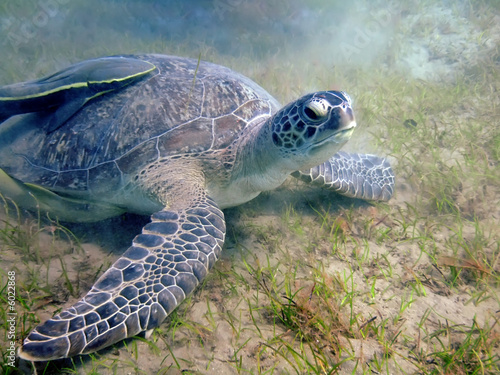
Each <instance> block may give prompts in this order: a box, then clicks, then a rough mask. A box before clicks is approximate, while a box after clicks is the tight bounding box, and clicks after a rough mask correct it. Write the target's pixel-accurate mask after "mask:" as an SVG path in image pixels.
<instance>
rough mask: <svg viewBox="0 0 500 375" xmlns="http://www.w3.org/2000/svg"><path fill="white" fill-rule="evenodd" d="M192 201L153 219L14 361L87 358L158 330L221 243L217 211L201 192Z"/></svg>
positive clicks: (222, 230) (209, 264)
mask: <svg viewBox="0 0 500 375" xmlns="http://www.w3.org/2000/svg"><path fill="white" fill-rule="evenodd" d="M186 190H187V191H192V189H186ZM197 193H198V192H197ZM193 195H194V197H192V198H191V199H190V201H189V202H186V203H187V204H185V205H182V204H181V205H180V206H179V205H178V204H177V203H181V202H176V207H178V208H165V209H164V210H163V211H160V212H157V213H155V214H153V215H152V216H151V223H149V224H147V225H146V226H145V227H144V228H143V230H142V234H140V235H138V236H137V237H135V239H134V240H133V242H132V246H131V247H130V248H129V249H128V250H127V251H126V252H125V253H124V254H123V256H122V257H120V258H119V259H118V260H117V261H116V262H115V263H114V264H113V265H112V266H111V268H110V269H108V270H107V271H106V272H105V273H104V274H103V275H102V276H101V277H100V278H99V280H97V282H96V283H95V285H94V286H93V287H92V289H91V291H90V292H89V293H88V294H87V295H86V296H85V297H84V298H83V299H82V300H80V301H79V302H77V303H76V304H75V305H74V306H73V307H70V308H69V309H67V310H65V311H63V312H61V313H60V314H58V315H56V316H55V317H53V318H52V319H50V320H48V321H46V322H45V323H43V324H41V325H39V326H38V327H36V328H35V329H34V330H33V331H32V332H31V333H30V334H29V335H28V337H27V338H26V339H25V340H24V344H23V346H22V348H20V350H19V353H18V354H19V356H20V357H21V358H23V359H26V360H29V361H47V360H52V359H58V358H65V357H71V356H75V355H79V354H86V353H91V352H94V351H96V350H99V349H102V348H105V347H107V346H109V345H112V344H114V343H116V342H118V341H121V340H123V339H126V338H128V337H131V336H135V335H137V334H138V333H140V332H143V331H149V330H151V329H153V328H155V327H158V326H159V325H160V324H161V323H162V322H163V320H164V319H165V318H166V317H167V315H168V314H170V313H171V312H172V310H174V309H175V308H176V307H177V306H178V305H179V304H180V303H181V302H182V301H183V300H184V299H185V298H186V296H187V295H189V294H190V293H191V292H192V291H193V289H194V288H195V287H196V286H197V285H198V284H199V283H200V282H201V280H202V279H204V278H205V276H206V275H207V273H208V271H209V269H210V268H212V266H213V265H214V263H215V261H216V260H217V258H218V257H219V255H220V252H221V248H222V244H223V242H224V236H225V222H224V215H223V213H222V211H221V210H220V209H219V208H218V207H217V205H216V204H215V202H214V201H213V200H212V199H211V198H209V197H208V196H207V195H206V194H205V192H204V191H199V194H193Z"/></svg>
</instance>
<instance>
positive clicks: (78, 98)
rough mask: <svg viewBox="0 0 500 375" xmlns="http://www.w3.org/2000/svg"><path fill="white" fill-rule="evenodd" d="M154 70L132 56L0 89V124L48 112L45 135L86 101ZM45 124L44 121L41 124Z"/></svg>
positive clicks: (76, 66)
mask: <svg viewBox="0 0 500 375" xmlns="http://www.w3.org/2000/svg"><path fill="white" fill-rule="evenodd" d="M155 69H156V67H155V66H154V65H153V64H151V63H149V62H147V61H143V60H140V59H137V58H134V57H124V56H112V57H104V58H99V59H93V60H86V61H83V62H80V63H78V64H74V65H72V66H70V67H68V68H66V69H64V70H61V71H59V72H57V73H55V74H52V75H50V76H48V77H45V78H42V79H38V80H35V81H29V82H22V83H16V84H13V85H8V86H3V87H0V123H2V122H3V121H5V120H6V119H7V118H9V117H11V116H14V115H19V114H24V113H31V112H48V113H50V115H51V118H50V119H49V121H48V122H46V123H48V128H47V129H45V130H47V132H49V133H50V132H52V131H54V130H56V129H57V128H59V127H60V126H62V125H63V124H64V123H65V122H66V121H67V120H68V119H69V118H70V117H71V116H73V115H74V114H75V113H76V112H77V111H78V110H79V109H80V108H82V107H83V106H84V105H85V103H87V102H88V101H89V100H91V99H93V98H95V97H97V96H100V95H102V94H105V93H108V92H110V91H116V90H119V89H121V88H123V87H125V86H127V85H129V84H131V83H133V82H135V81H137V80H138V79H140V78H143V77H144V76H145V75H146V74H148V73H150V72H152V71H153V70H155ZM44 123H45V122H44Z"/></svg>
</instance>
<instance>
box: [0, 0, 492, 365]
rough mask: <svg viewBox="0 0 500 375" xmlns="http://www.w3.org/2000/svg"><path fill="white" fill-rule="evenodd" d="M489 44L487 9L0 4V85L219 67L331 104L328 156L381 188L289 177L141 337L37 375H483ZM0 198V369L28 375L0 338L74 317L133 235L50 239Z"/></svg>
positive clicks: (105, 227) (323, 3) (332, 0)
mask: <svg viewBox="0 0 500 375" xmlns="http://www.w3.org/2000/svg"><path fill="white" fill-rule="evenodd" d="M499 45H500V3H499V2H498V1H496V0H477V1H473V0H459V1H447V0H439V1H438V0H433V1H431V0H426V1H417V0H405V1H400V2H397V1H368V0H353V1H352V2H345V1H336V0H309V1H298V0H290V1H285V0H272V1H263V0H255V1H250V0H199V1H163V2H160V1H146V0H143V1H140V0H136V1H130V0H127V1H116V0H115V1H111V0H108V1H95V0H90V1H89V0H87V1H83V0H71V1H69V0H36V1H35V0H20V1H15V2H14V1H2V2H1V3H0V51H1V54H0V56H1V64H0V85H7V84H11V83H15V82H22V81H27V80H31V79H35V78H40V77H43V76H45V75H48V74H51V73H53V72H55V71H57V70H60V69H63V68H65V67H67V66H68V65H70V64H73V63H76V62H79V61H82V60H85V59H90V58H95V57H101V56H109V55H115V54H133V53H160V54H169V55H179V56H185V57H191V58H194V59H198V58H200V59H201V60H205V61H210V62H214V63H217V64H220V65H224V66H228V67H230V68H231V69H233V70H235V71H237V72H240V73H242V74H244V75H246V76H248V77H250V78H251V79H252V80H254V81H255V82H257V83H258V84H260V85H261V86H262V87H264V88H265V89H266V90H267V91H268V92H269V93H270V94H271V95H273V96H274V97H275V98H276V99H277V100H278V101H279V102H280V103H283V104H286V103H288V102H290V101H292V100H294V99H296V98H298V97H300V96H301V95H303V94H305V93H309V92H313V91H317V90H331V89H337V90H344V91H346V92H348V93H349V94H350V95H351V97H352V98H353V108H354V112H355V114H356V119H357V123H358V127H357V129H356V130H355V132H354V135H353V137H352V140H351V141H349V143H348V144H347V145H346V146H345V148H344V149H345V150H348V151H350V152H362V153H376V154H377V155H381V156H386V157H388V159H389V160H390V161H391V163H392V166H393V169H394V172H395V174H396V193H395V195H394V197H393V198H392V199H391V200H390V201H389V202H387V203H374V204H372V203H366V202H362V201H359V200H351V199H348V198H342V197H340V196H338V195H336V194H334V193H329V192H326V191H323V190H321V189H319V188H313V187H310V186H307V185H306V184H303V183H299V182H297V181H295V180H293V179H290V180H287V181H286V182H285V184H284V186H283V187H280V188H279V189H277V190H275V191H272V192H267V193H263V194H262V195H261V196H259V197H258V198H256V199H255V200H253V201H251V202H249V203H247V204H244V205H242V206H239V207H236V208H231V209H228V210H226V212H225V215H226V220H227V226H228V228H227V236H226V243H225V246H224V249H223V254H222V258H221V259H220V260H219V262H218V263H217V265H216V266H215V267H214V269H213V270H212V272H211V274H210V275H209V276H208V277H207V279H206V281H205V282H204V283H203V284H202V285H201V287H199V288H198V289H197V290H196V291H195V292H194V294H193V295H192V296H191V297H189V298H188V299H187V301H186V302H184V303H183V304H182V305H181V306H180V307H179V308H178V309H177V310H176V311H175V312H174V313H172V315H171V316H170V317H168V318H167V320H166V321H165V322H164V323H163V324H162V325H161V326H160V327H159V328H158V329H156V330H155V331H154V332H153V333H152V336H150V337H148V339H147V340H144V339H131V340H126V341H125V342H121V343H119V344H117V345H115V346H113V347H111V348H108V349H104V350H102V351H100V352H98V353H95V354H93V355H91V356H81V357H77V358H75V359H73V361H71V360H61V361H52V362H51V363H48V364H47V363H38V364H37V365H36V366H37V369H38V370H39V371H41V370H43V369H45V368H46V369H47V370H46V371H47V373H58V372H62V371H67V372H70V371H73V372H76V373H89V372H92V371H94V373H100V374H105V373H125V372H127V373H147V374H150V373H151V374H152V373H159V374H170V373H179V372H181V371H186V372H188V373H207V374H209V373H220V374H233V373H269V374H271V373H277V374H281V373H340V374H344V373H345V374H347V373H384V374H386V373H387V374H398V373H426V374H427V373H429V374H430V373H473V372H474V371H481V369H482V371H484V373H491V374H494V373H498V372H499V371H500V358H499V354H500V349H499V345H500V343H499V338H500V331H499V327H498V324H497V321H498V311H499V310H500V299H499V293H500V289H499V282H500V277H499V276H500V275H499V272H500V264H499V262H500V258H499V257H500V167H499V163H500V126H499V125H500V124H499V121H500V120H499V119H500V110H499V108H500V96H499V88H500V76H499V75H500V52H499ZM0 126H1V125H0ZM1 163H2V161H0V166H1ZM3 198H5V199H3ZM3 198H2V199H1V200H0V206H2V207H3V209H2V210H0V277H1V288H3V289H1V290H2V292H1V297H2V298H0V313H1V314H0V322H2V324H1V327H0V349H1V352H2V355H3V357H0V358H2V360H3V362H2V364H1V366H2V367H1V368H2V370H3V372H4V373H11V372H12V371H14V369H15V368H18V369H19V370H20V371H22V372H25V373H30V372H31V371H32V369H31V364H30V363H28V362H23V361H21V362H19V361H15V363H14V367H13V366H11V364H12V362H11V360H10V359H9V353H11V351H9V350H10V349H9V348H10V345H11V344H10V343H11V341H12V338H11V334H12V332H13V331H15V340H14V341H15V346H16V348H17V347H19V346H20V344H21V341H22V338H24V337H25V336H26V335H27V334H28V333H29V332H30V331H31V329H33V328H34V327H35V326H36V324H37V323H39V322H40V321H45V320H47V319H49V318H50V317H51V316H53V315H54V314H55V313H57V312H60V311H61V310H62V309H64V308H67V307H69V306H70V305H72V304H73V303H75V302H76V301H77V300H79V299H80V298H81V297H82V296H83V295H84V294H85V293H86V292H87V291H88V290H89V289H90V288H91V286H92V285H93V283H94V281H95V280H96V279H97V277H98V276H100V275H101V274H102V273H103V272H104V271H105V270H106V269H107V268H108V267H109V265H110V264H111V263H112V262H114V260H116V259H117V258H118V257H119V256H120V254H122V253H123V252H124V251H125V250H126V249H127V248H128V246H129V245H130V243H131V240H132V239H133V238H134V236H135V235H136V234H138V233H140V231H141V228H142V226H143V225H145V224H146V223H148V221H149V218H148V217H142V216H136V215H122V216H120V217H117V218H113V219H108V220H105V221H103V222H98V223H91V224H74V223H59V222H57V221H56V220H54V218H51V219H49V218H47V216H46V214H45V213H44V212H27V211H24V210H22V209H18V207H17V206H16V205H15V202H10V201H9V200H8V199H7V198H8V197H3ZM12 272H13V273H14V274H15V277H14V279H15V293H14V294H15V299H14V300H12V299H9V298H10V297H12V294H9V286H10V284H9V281H10V282H13V281H12V277H11V278H10V279H9V277H10V276H12V275H13V273H12ZM9 301H10V302H12V303H11V304H9ZM11 307H12V308H13V309H10V308H11ZM9 313H11V314H12V313H15V315H9ZM12 317H14V320H12ZM11 322H15V324H14V323H11ZM64 368H66V369H67V368H69V369H72V370H63V369H64Z"/></svg>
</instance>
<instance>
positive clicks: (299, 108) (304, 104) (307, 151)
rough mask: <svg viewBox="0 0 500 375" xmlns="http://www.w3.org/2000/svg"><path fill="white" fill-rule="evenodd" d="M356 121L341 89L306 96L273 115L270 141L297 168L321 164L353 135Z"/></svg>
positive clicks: (349, 101) (347, 99)
mask: <svg viewBox="0 0 500 375" xmlns="http://www.w3.org/2000/svg"><path fill="white" fill-rule="evenodd" d="M355 127H356V121H355V120H354V114H353V112H352V108H351V98H350V97H349V95H347V94H346V93H345V92H343V91H320V92H316V93H313V94H309V95H305V96H303V97H302V98H300V99H298V100H296V101H295V102H292V103H290V104H288V105H287V106H285V107H284V108H283V109H281V110H280V111H279V112H278V113H276V115H275V116H274V117H273V118H272V123H271V128H272V141H273V144H274V146H275V147H277V148H278V150H279V154H280V155H282V156H283V158H285V159H289V160H290V161H291V162H292V163H294V166H295V167H296V169H301V168H306V167H312V166H314V165H317V164H320V163H323V162H324V161H326V160H328V159H329V158H330V157H331V156H333V154H335V153H336V152H337V151H338V150H339V149H340V148H341V147H342V146H343V145H344V143H346V142H347V141H348V140H349V138H350V137H351V135H352V132H353V130H354V128H355Z"/></svg>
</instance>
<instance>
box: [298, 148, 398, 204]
mask: <svg viewBox="0 0 500 375" xmlns="http://www.w3.org/2000/svg"><path fill="white" fill-rule="evenodd" d="M292 176H294V177H296V178H299V179H301V180H302V181H305V182H309V183H312V184H314V185H318V186H322V187H325V188H327V189H330V190H333V191H335V192H336V193H339V194H342V195H345V196H347V197H351V198H359V199H365V200H380V201H388V200H389V199H391V197H392V194H393V193H394V173H393V172H392V168H391V166H390V164H389V162H388V161H387V160H386V159H385V158H381V157H378V156H375V155H369V154H349V153H346V152H338V153H337V154H335V155H334V156H333V157H331V158H330V159H329V160H327V161H326V162H324V163H323V164H320V165H318V166H316V167H313V168H311V169H310V170H308V171H296V172H294V173H292Z"/></svg>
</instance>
